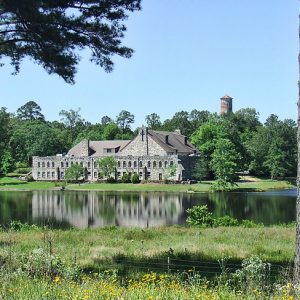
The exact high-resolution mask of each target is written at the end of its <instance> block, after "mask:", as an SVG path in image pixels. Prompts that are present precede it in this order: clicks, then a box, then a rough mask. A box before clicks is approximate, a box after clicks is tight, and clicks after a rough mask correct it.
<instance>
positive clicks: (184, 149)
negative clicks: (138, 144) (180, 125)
mask: <svg viewBox="0 0 300 300" xmlns="http://www.w3.org/2000/svg"><path fill="white" fill-rule="evenodd" d="M148 134H149V136H151V138H152V139H153V140H154V141H155V142H157V143H158V144H159V145H160V146H161V147H162V148H163V149H164V150H165V151H166V152H175V153H178V154H185V155H188V154H194V153H198V151H197V148H196V147H195V146H193V145H192V144H191V143H190V142H189V141H188V140H187V137H186V136H184V135H182V134H180V133H179V132H171V131H156V130H148Z"/></svg>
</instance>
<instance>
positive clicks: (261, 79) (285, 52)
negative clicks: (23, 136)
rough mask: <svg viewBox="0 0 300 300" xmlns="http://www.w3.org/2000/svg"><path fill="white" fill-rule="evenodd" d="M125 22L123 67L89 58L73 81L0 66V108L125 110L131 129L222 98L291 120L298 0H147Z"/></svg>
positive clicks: (86, 113)
mask: <svg viewBox="0 0 300 300" xmlns="http://www.w3.org/2000/svg"><path fill="white" fill-rule="evenodd" d="M142 7H143V9H142V11H140V12H136V13H134V14H132V15H130V17H129V19H128V20H127V22H126V25H127V28H128V31H127V33H126V37H125V39H124V44H125V45H126V46H129V47H131V48H133V49H134V50H135V53H134V55H133V57H132V58H131V59H129V60H127V59H122V58H118V57H115V58H114V62H115V69H114V71H113V72H112V73H110V74H107V73H105V72H104V71H103V70H102V69H101V68H100V67H97V66H95V65H93V64H91V63H90V62H89V59H88V58H89V56H88V54H87V53H86V52H84V53H82V55H83V59H82V62H81V63H80V65H79V67H78V73H77V75H76V84H75V85H68V84H66V83H65V82H64V81H63V80H62V79H60V78H59V77H58V76H56V75H48V74H47V73H46V72H45V71H44V70H43V69H42V68H41V67H40V66H38V65H36V64H34V62H32V61H29V60H26V61H24V63H23V64H22V66H21V73H20V74H19V75H17V76H12V75H11V71H12V68H11V67H10V66H9V65H7V66H5V67H2V68H0V82H1V99H0V106H4V107H7V109H8V111H10V112H15V111H16V110H17V108H18V107H20V106H21V105H23V104H24V103H25V102H27V101H29V100H34V101H36V102H37V103H38V104H39V105H40V106H41V107H42V112H43V113H44V115H45V116H46V119H48V120H58V119H59V115H58V113H59V111H60V110H62V109H67V110H68V109H71V108H72V109H77V108H78V107H80V108H81V114H82V116H83V117H84V118H85V119H86V120H89V121H91V122H92V123H96V122H99V121H100V119H101V117H102V116H103V115H108V116H111V117H113V118H114V117H115V116H116V115H117V114H118V113H119V112H120V111H121V110H123V109H125V110H128V111H130V112H131V113H133V114H134V115H135V119H136V122H135V125H134V126H139V125H142V124H144V123H145V121H144V119H145V116H146V115H147V114H150V113H153V112H155V113H158V114H159V115H160V116H161V119H162V120H164V119H166V118H169V117H171V116H172V115H173V114H174V113H175V112H177V111H181V110H186V111H191V110H192V109H198V110H209V111H211V112H219V106H220V105H219V98H220V97H221V96H223V95H225V94H229V95H230V96H232V97H233V98H234V102H233V108H234V110H237V109H240V108H245V107H254V108H256V109H257V111H258V112H260V116H261V120H262V121H265V119H266V117H267V116H268V115H270V114H271V113H275V114H277V115H278V116H279V117H280V118H281V119H284V118H292V119H296V110H297V108H296V102H297V94H298V92H297V80H298V66H297V55H298V33H297V30H298V13H299V10H298V1H297V0H264V1H261V0H226V1H221V0H185V1H183V0H144V1H143V2H142Z"/></svg>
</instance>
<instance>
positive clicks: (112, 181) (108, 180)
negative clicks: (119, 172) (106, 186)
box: [106, 177, 116, 183]
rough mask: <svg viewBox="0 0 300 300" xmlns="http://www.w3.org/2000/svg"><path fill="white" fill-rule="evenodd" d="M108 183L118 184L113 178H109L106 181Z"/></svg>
mask: <svg viewBox="0 0 300 300" xmlns="http://www.w3.org/2000/svg"><path fill="white" fill-rule="evenodd" d="M106 182H107V183H116V179H115V178H113V177H109V178H107V179H106Z"/></svg>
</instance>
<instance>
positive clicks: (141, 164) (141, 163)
mask: <svg viewBox="0 0 300 300" xmlns="http://www.w3.org/2000/svg"><path fill="white" fill-rule="evenodd" d="M142 166H143V162H142V161H141V160H140V168H141V167H142Z"/></svg>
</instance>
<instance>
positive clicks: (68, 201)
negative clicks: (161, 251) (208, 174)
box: [0, 189, 297, 228]
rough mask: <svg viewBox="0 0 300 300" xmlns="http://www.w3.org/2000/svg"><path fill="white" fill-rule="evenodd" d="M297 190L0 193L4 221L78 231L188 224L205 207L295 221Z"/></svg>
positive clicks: (261, 218)
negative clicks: (195, 208)
mask: <svg viewBox="0 0 300 300" xmlns="http://www.w3.org/2000/svg"><path fill="white" fill-rule="evenodd" d="M296 194H297V192H296V190H295V189H293V190H284V191H276V192H275V191H272V192H264V193H253V192H252V193H172V192H99V191H53V190H42V191H31V192H24V191H0V223H1V224H7V223H9V222H10V221H12V220H20V221H21V222H27V223H30V224H33V223H34V224H40V225H41V224H48V225H51V226H53V227H61V228H67V227H70V226H74V227H78V228H87V227H104V226H112V225H116V226H122V227H143V228H145V227H153V226H163V225H174V224H185V220H186V217H187V215H186V209H188V208H190V207H192V206H194V205H204V204H207V205H208V207H209V209H210V210H211V211H212V212H213V213H214V215H215V216H224V215H230V216H232V217H234V218H237V219H238V220H242V219H250V220H253V221H254V222H257V223H264V224H265V225H271V224H280V223H289V222H292V221H295V219H296V213H295V207H296Z"/></svg>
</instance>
